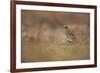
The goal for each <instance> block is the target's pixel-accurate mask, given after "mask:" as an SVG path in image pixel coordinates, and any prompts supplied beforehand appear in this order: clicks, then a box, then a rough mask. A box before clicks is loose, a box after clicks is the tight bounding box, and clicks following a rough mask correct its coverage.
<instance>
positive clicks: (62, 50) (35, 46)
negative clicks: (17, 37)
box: [21, 10, 90, 62]
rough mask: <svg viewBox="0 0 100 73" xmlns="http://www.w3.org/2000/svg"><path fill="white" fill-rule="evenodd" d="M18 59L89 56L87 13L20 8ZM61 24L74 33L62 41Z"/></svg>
mask: <svg viewBox="0 0 100 73" xmlns="http://www.w3.org/2000/svg"><path fill="white" fill-rule="evenodd" d="M21 17H22V22H21V24H22V32H21V33H22V34H21V35H22V36H21V39H22V40H21V41H22V46H21V57H22V58H21V61H22V62H41V61H42V62H43V61H64V60H83V59H84V60H85V59H89V56H90V55H89V54H90V53H89V14H86V13H67V12H66V13H65V12H50V11H47V12H46V11H27V10H22V15H21ZM64 25H69V28H70V30H71V31H72V33H73V34H74V37H75V38H74V39H73V42H71V43H70V42H67V41H65V30H64Z"/></svg>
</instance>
